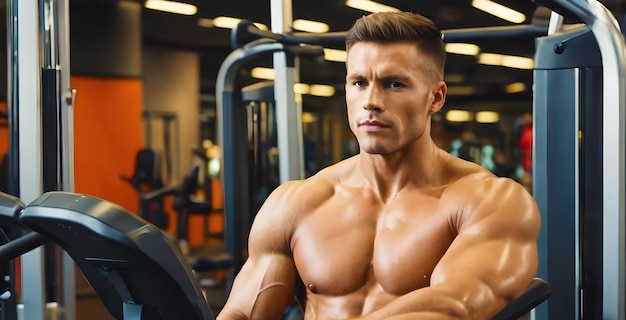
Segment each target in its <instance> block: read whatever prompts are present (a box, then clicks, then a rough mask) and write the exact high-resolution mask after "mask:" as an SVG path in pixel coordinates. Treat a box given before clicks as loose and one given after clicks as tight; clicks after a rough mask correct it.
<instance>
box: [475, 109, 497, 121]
mask: <svg viewBox="0 0 626 320" xmlns="http://www.w3.org/2000/svg"><path fill="white" fill-rule="evenodd" d="M498 121H500V114H499V113H497V112H495V111H479V112H476V122H479V123H496V122H498Z"/></svg>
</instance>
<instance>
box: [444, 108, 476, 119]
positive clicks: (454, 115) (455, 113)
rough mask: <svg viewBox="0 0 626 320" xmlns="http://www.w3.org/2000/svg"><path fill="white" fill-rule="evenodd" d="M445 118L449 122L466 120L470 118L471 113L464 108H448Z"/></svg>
mask: <svg viewBox="0 0 626 320" xmlns="http://www.w3.org/2000/svg"><path fill="white" fill-rule="evenodd" d="M446 120H448V121H450V122H468V121H471V120H472V113H471V112H469V111H466V110H450V111H448V112H446Z"/></svg>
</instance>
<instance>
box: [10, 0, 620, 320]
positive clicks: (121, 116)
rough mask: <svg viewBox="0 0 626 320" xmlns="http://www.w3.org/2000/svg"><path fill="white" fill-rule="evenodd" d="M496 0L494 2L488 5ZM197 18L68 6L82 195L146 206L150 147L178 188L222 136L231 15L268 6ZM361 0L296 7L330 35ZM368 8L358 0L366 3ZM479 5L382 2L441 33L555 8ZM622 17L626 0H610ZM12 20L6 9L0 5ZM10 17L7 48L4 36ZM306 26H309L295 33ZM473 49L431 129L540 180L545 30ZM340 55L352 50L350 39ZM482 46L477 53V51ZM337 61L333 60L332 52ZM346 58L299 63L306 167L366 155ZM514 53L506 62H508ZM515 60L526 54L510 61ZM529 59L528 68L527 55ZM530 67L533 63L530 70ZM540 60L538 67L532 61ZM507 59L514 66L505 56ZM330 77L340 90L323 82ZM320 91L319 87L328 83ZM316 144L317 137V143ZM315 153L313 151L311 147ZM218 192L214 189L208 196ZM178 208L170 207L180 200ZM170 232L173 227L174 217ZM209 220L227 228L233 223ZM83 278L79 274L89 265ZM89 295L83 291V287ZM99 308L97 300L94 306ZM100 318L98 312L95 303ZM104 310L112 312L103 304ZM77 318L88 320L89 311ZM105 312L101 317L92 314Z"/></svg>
mask: <svg viewBox="0 0 626 320" xmlns="http://www.w3.org/2000/svg"><path fill="white" fill-rule="evenodd" d="M485 1H486V0H485ZM184 2H185V3H187V4H191V5H193V7H194V8H195V10H194V12H193V13H192V14H175V13H170V12H164V11H159V10H155V9H150V8H148V6H149V3H150V1H132V0H72V1H70V59H71V60H70V61H71V66H70V69H71V75H72V76H71V87H72V88H75V89H76V90H77V97H76V104H75V136H74V139H75V191H76V192H79V193H87V194H91V195H95V196H98V197H102V198H104V199H107V200H110V201H113V202H115V203H118V204H120V205H122V206H124V207H125V208H127V209H129V210H131V211H134V212H136V211H138V209H139V207H138V201H137V194H136V192H135V191H134V190H133V189H132V186H131V185H130V184H129V183H127V182H125V181H123V180H122V179H120V175H122V174H124V175H130V174H132V172H133V170H134V165H135V156H136V154H137V152H138V151H139V150H140V149H142V148H145V147H150V148H154V149H156V150H158V151H160V153H161V155H162V157H163V159H164V161H163V162H162V163H163V164H164V165H162V166H161V169H162V175H163V177H164V180H165V183H166V184H168V183H172V184H175V183H177V182H179V181H180V180H182V178H183V177H184V176H185V175H186V173H188V172H189V170H190V167H191V165H192V163H193V162H194V154H193V152H192V149H194V148H206V147H207V146H208V145H209V144H208V143H207V142H208V141H211V142H212V143H216V141H217V137H216V110H215V84H216V77H217V72H218V69H219V67H220V65H221V63H222V62H223V60H224V59H225V58H226V56H227V55H228V54H229V53H230V52H231V51H232V48H231V44H230V29H228V28H227V27H220V24H221V22H223V21H227V22H228V19H224V17H226V18H237V19H248V20H251V21H253V22H255V23H259V24H261V25H263V26H270V25H271V16H270V3H269V1H250V0H230V1H214V0H184ZM349 2H350V1H340V0H318V1H293V8H292V10H293V18H294V20H296V19H298V20H300V19H302V20H311V21H317V22H323V23H325V24H326V26H327V29H326V30H325V31H324V32H334V31H345V30H347V29H348V28H349V27H350V26H351V24H352V22H353V21H354V20H355V19H357V18H359V17H360V16H362V15H365V14H367V13H368V12H367V11H365V10H362V9H357V8H354V7H350V6H349V5H348V3H349ZM355 2H356V1H355ZM477 2H480V1H477V0H475V1H470V0H442V1H437V2H435V3H433V2H422V1H410V0H386V1H379V3H381V4H384V5H387V6H391V7H393V8H397V9H400V10H406V11H412V12H416V13H422V14H424V15H426V16H428V17H430V18H432V19H433V20H434V21H435V23H436V24H437V25H438V26H439V27H440V28H441V29H442V30H454V29H461V28H472V27H487V26H511V25H516V24H520V25H521V24H547V22H548V19H549V15H546V13H545V12H541V10H539V11H538V10H537V5H536V4H534V3H533V2H531V1H513V0H500V1H498V3H500V4H502V5H505V6H507V7H509V8H511V9H514V10H515V11H517V12H518V13H519V14H520V16H519V18H518V20H515V21H514V22H512V21H507V20H504V19H502V18H500V17H496V16H494V15H492V14H489V13H486V12H485V11H482V10H480V9H478V8H476V7H475V6H473V5H472V4H473V3H477ZM602 3H603V4H604V5H605V6H607V7H608V8H609V9H610V10H611V11H612V12H613V13H614V14H615V16H616V17H617V18H618V20H620V22H621V21H622V20H623V17H624V13H625V11H626V9H625V6H626V4H625V3H624V1H620V0H606V1H602ZM2 10H3V14H2V15H1V17H2V19H5V18H6V16H7V14H6V3H4V2H3V3H2ZM6 25H7V24H6V21H2V22H0V27H1V28H2V29H3V30H0V36H1V37H2V39H1V40H0V43H2V44H6V42H7V39H6V35H7V32H6ZM294 30H295V31H301V30H298V29H296V28H295V25H294ZM471 43H472V44H474V45H476V46H470V47H469V49H470V51H469V52H467V51H464V52H460V51H458V48H456V49H455V48H454V47H452V46H450V47H448V48H447V49H448V51H449V54H448V61H447V65H446V74H445V80H446V82H447V83H448V85H449V93H448V98H447V102H446V105H445V107H444V110H442V112H440V113H439V114H438V115H436V116H435V117H434V119H433V137H434V138H435V140H436V142H437V143H438V144H439V145H440V146H441V147H442V148H444V149H446V150H449V151H451V152H453V153H458V155H459V156H461V157H467V158H468V159H469V160H472V161H475V162H477V163H480V164H483V165H485V166H487V167H489V168H490V169H492V170H494V171H495V172H497V173H498V174H501V175H504V176H510V177H512V178H514V179H517V180H518V181H520V182H521V183H523V184H524V185H526V186H527V187H529V188H530V186H531V181H530V179H532V175H531V168H530V167H529V163H528V162H526V161H525V157H527V156H528V154H529V147H530V143H531V142H532V132H531V131H530V125H531V123H532V120H531V119H532V86H533V77H532V57H533V54H534V38H533V37H527V38H497V39H487V40H485V39H483V40H476V41H472V42H471ZM328 49H336V50H342V49H343V48H342V46H341V45H337V46H334V47H329V48H328ZM472 50H473V51H472ZM496 54H497V55H506V56H508V57H519V58H522V59H517V60H520V61H521V62H522V65H510V64H509V65H502V60H503V57H502V56H499V58H498V56H496V60H497V59H499V60H500V62H497V61H494V60H491V61H490V60H488V59H489V58H490V57H491V58H493V57H494V55H496ZM0 56H1V58H2V60H3V61H4V62H0V99H1V100H2V102H1V104H0V107H1V108H2V110H3V112H4V113H5V114H6V99H7V76H6V74H7V63H6V58H7V50H6V46H5V50H0ZM328 57H329V58H330V54H329V56H328ZM338 60H339V61H329V60H325V61H323V62H320V61H310V60H306V59H300V68H299V77H300V81H299V82H300V83H302V84H304V85H308V86H304V85H303V86H301V88H304V89H301V90H307V91H303V92H304V94H303V95H302V108H303V133H304V137H305V141H307V143H308V145H309V146H310V148H309V149H307V150H308V151H309V152H311V153H310V154H309V157H306V156H305V158H306V159H307V168H309V171H308V172H307V173H308V174H311V173H314V172H315V171H316V170H318V169H320V168H323V167H324V166H327V165H329V164H332V163H334V162H337V161H339V160H341V159H343V158H345V157H347V156H350V155H352V154H354V153H355V152H356V150H357V149H356V148H357V147H356V145H355V140H354V139H353V137H352V136H351V134H350V132H349V128H348V127H347V124H346V114H345V103H344V95H343V87H344V76H345V68H344V65H343V63H342V62H341V58H339V59H338ZM504 60H506V59H504ZM511 60H516V58H511ZM529 61H530V62H529ZM271 63H272V60H271V56H268V57H265V58H262V59H259V60H258V61H255V62H254V64H253V65H250V66H248V67H246V68H244V69H243V70H242V74H241V75H240V76H241V79H242V81H244V82H245V83H247V84H254V83H258V82H262V81H267V80H271V75H270V76H267V75H259V74H258V72H262V71H264V70H263V69H255V68H257V67H262V68H269V69H271ZM523 63H526V64H525V65H523ZM528 63H530V64H528ZM504 64H506V63H504ZM315 85H323V86H324V87H321V88H326V89H329V90H330V93H326V92H317V91H315V90H313V88H314V86H315ZM317 88H320V87H317ZM305 145H306V144H305ZM7 149H8V130H7V123H6V122H2V126H0V152H3V153H4V152H6V151H7ZM305 152H306V150H305ZM211 183H212V185H213V186H214V188H212V190H213V194H211V195H210V196H211V197H212V199H213V203H214V206H218V207H219V205H220V201H221V195H220V190H219V185H220V184H219V181H216V179H213V180H212V181H211ZM207 196H208V195H207ZM168 205H169V204H168ZM169 219H170V221H169V223H168V225H169V227H168V231H170V232H172V233H173V232H174V230H175V226H176V221H175V215H169ZM216 219H217V220H215V221H211V222H210V223H209V226H210V228H212V229H211V230H212V231H215V232H219V231H220V228H221V227H220V225H221V223H222V222H221V220H219V217H217V218H216ZM190 226H191V233H190V239H189V242H190V244H191V245H200V244H203V243H204V241H206V239H205V237H204V235H205V233H204V231H205V230H204V228H205V226H206V222H205V221H204V220H202V217H192V219H191V222H190ZM77 275H79V277H80V273H77ZM79 292H80V291H79ZM90 308H91V307H90ZM85 312H89V314H91V315H93V309H90V311H85ZM100 314H102V315H104V316H106V311H103V312H100ZM79 318H82V317H80V316H79ZM90 318H91V319H94V318H93V316H91V317H90Z"/></svg>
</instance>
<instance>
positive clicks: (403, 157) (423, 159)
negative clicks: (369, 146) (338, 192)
mask: <svg viewBox="0 0 626 320" xmlns="http://www.w3.org/2000/svg"><path fill="white" fill-rule="evenodd" d="M441 165H442V161H441V150H440V149H439V148H438V147H437V146H436V145H435V144H434V142H432V140H428V141H427V143H424V144H423V145H420V146H413V147H411V148H407V149H403V150H400V151H397V152H394V153H392V154H369V153H365V152H363V151H361V153H360V154H359V161H358V168H359V169H358V170H359V171H360V174H361V176H362V178H363V180H364V183H365V185H366V186H369V187H371V188H372V189H373V190H375V192H377V193H378V194H379V196H380V199H381V200H382V201H384V202H387V201H389V200H391V199H393V198H395V196H396V195H397V194H398V193H399V192H401V191H402V190H403V189H404V188H406V187H409V186H410V187H417V188H429V187H431V186H438V185H439V184H440V183H439V182H440V178H441V177H440V173H441V170H440V169H441Z"/></svg>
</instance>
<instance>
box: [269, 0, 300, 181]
mask: <svg viewBox="0 0 626 320" xmlns="http://www.w3.org/2000/svg"><path fill="white" fill-rule="evenodd" d="M270 4H271V11H270V12H271V17H272V31H273V32H274V33H278V34H284V33H287V32H289V31H290V28H291V22H292V20H293V19H292V10H291V0H271V2H270ZM297 59H298V58H297V57H295V56H293V55H290V54H289V53H287V52H285V51H279V52H275V53H274V72H275V80H274V96H275V97H276V124H277V130H278V165H279V172H280V182H286V181H289V180H296V179H302V178H303V177H304V153H303V150H304V149H303V142H302V120H301V119H302V110H301V109H302V106H301V105H300V104H298V103H296V97H295V94H294V90H293V85H294V83H295V82H296V81H298V71H297V69H296V66H297Z"/></svg>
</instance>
